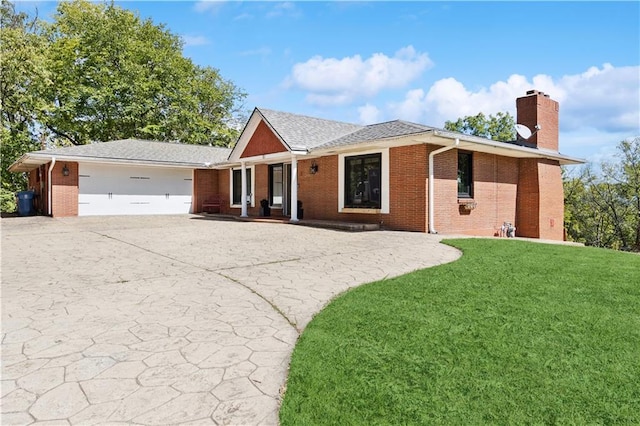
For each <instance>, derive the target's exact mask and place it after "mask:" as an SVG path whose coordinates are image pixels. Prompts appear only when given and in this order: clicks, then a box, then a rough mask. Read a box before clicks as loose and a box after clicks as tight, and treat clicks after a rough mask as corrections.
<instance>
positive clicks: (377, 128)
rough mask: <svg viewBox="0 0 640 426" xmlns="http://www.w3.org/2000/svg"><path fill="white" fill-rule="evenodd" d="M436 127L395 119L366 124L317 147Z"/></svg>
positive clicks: (345, 143)
mask: <svg viewBox="0 0 640 426" xmlns="http://www.w3.org/2000/svg"><path fill="white" fill-rule="evenodd" d="M434 129H435V128H434V127H429V126H424V125H422V124H416V123H410V122H408V121H402V120H395V121H388V122H386V123H378V124H371V125H368V126H365V127H363V128H361V129H359V130H356V131H355V132H353V133H350V134H348V135H345V136H342V137H340V138H337V139H334V140H331V141H328V142H326V143H324V144H322V145H320V146H318V147H316V148H330V147H339V146H345V145H353V144H356V143H361V142H367V141H374V140H380V139H387V138H397V137H400V136H407V135H413V134H417V133H424V132H427V131H429V130H434Z"/></svg>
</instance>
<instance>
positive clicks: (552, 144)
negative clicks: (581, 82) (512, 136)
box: [516, 90, 560, 151]
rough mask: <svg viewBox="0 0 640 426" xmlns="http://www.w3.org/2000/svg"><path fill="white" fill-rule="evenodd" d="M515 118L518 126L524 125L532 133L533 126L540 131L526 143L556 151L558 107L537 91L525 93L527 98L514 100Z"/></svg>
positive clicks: (556, 103) (547, 96)
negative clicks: (537, 126)
mask: <svg viewBox="0 0 640 426" xmlns="http://www.w3.org/2000/svg"><path fill="white" fill-rule="evenodd" d="M516 109H517V117H516V121H517V122H518V123H519V124H524V125H525V126H527V127H528V128H529V129H530V130H531V131H532V132H534V131H535V126H536V125H540V127H541V129H540V131H538V132H537V133H536V134H535V135H533V136H532V137H531V138H530V139H529V140H528V142H530V143H533V144H535V145H536V146H537V147H538V148H546V149H551V150H554V151H558V131H559V130H558V128H559V127H558V115H559V111H560V105H559V104H558V102H556V101H554V100H553V99H551V98H549V95H545V94H544V93H542V92H538V91H537V90H531V91H529V92H527V96H523V97H521V98H518V99H516Z"/></svg>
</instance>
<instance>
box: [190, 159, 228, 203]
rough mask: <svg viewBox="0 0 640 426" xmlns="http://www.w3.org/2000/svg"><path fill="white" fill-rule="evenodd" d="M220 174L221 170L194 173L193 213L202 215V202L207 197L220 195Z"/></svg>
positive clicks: (199, 170)
mask: <svg viewBox="0 0 640 426" xmlns="http://www.w3.org/2000/svg"><path fill="white" fill-rule="evenodd" d="M220 172H221V170H203V169H198V170H194V171H193V180H194V183H193V201H192V206H193V207H192V208H193V213H201V212H202V202H203V201H204V200H206V199H207V197H210V196H212V195H217V194H219V193H220V192H219V190H218V175H219V173H220ZM221 211H222V209H221Z"/></svg>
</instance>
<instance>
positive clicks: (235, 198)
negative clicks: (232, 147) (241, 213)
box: [231, 167, 252, 206]
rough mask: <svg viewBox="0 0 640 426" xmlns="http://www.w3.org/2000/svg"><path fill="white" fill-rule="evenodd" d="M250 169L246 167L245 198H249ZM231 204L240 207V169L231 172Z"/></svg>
mask: <svg viewBox="0 0 640 426" xmlns="http://www.w3.org/2000/svg"><path fill="white" fill-rule="evenodd" d="M251 182H252V180H251V169H250V168H248V167H247V196H251ZM231 184H232V188H233V194H232V202H233V204H234V205H236V206H240V205H242V202H241V199H242V169H234V170H233V171H232V183H231Z"/></svg>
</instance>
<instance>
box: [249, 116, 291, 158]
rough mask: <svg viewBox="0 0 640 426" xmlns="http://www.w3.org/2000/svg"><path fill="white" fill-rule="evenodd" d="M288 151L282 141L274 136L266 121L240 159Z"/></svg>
mask: <svg viewBox="0 0 640 426" xmlns="http://www.w3.org/2000/svg"><path fill="white" fill-rule="evenodd" d="M286 150H287V148H286V147H285V146H284V145H282V143H281V142H280V139H278V137H277V136H276V135H274V134H273V132H272V131H271V129H270V128H269V126H267V125H266V124H265V123H264V121H261V122H260V124H258V127H257V128H256V131H255V132H254V133H253V135H252V136H251V139H250V140H249V143H248V144H247V146H246V147H245V149H244V151H242V155H241V156H240V158H247V157H253V156H255V155H263V154H273V153H275V152H285V151H286Z"/></svg>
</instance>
